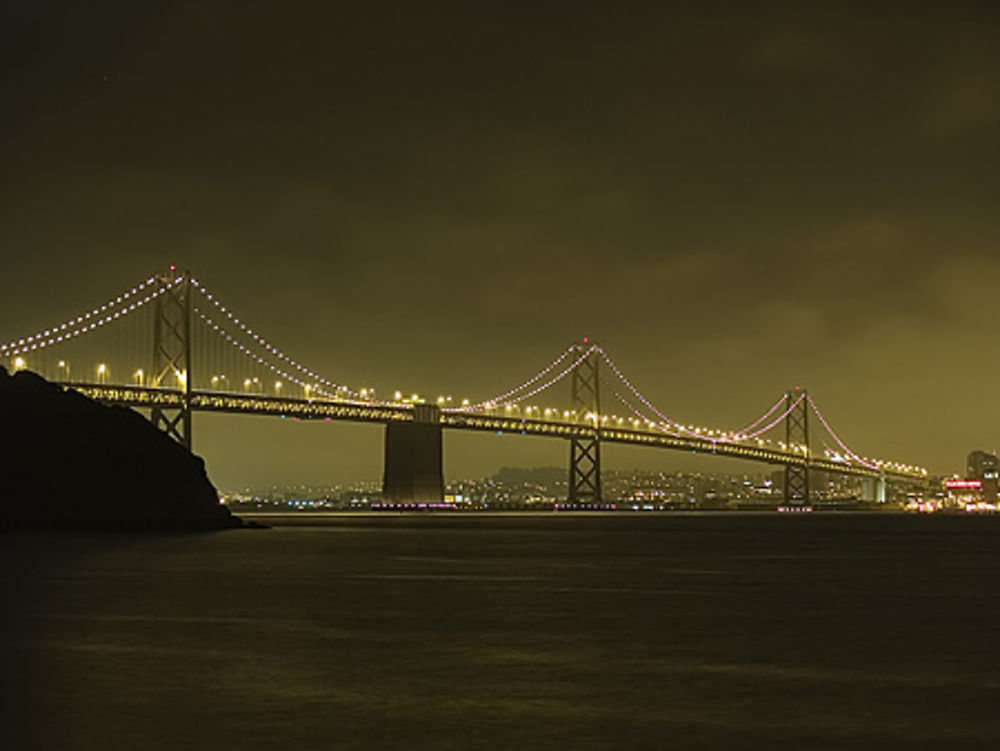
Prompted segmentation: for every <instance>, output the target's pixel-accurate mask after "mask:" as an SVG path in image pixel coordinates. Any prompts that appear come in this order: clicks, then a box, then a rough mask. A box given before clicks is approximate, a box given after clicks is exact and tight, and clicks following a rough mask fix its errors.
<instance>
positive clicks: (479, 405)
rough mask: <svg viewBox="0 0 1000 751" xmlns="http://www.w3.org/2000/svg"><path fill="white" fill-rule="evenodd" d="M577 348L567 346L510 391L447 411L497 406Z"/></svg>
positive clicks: (542, 375) (533, 381) (541, 376)
mask: <svg viewBox="0 0 1000 751" xmlns="http://www.w3.org/2000/svg"><path fill="white" fill-rule="evenodd" d="M575 348H576V345H572V346H570V347H567V348H566V351H565V352H563V353H562V354H561V355H559V357H557V358H556V359H555V360H553V361H552V362H550V363H549V364H548V365H546V366H545V367H544V368H543V369H542V370H539V371H538V372H537V373H535V375H533V376H532V377H531V378H529V379H528V380H527V381H525V382H524V383H522V384H520V385H518V386H515V387H514V388H512V389H511V390H510V391H505V392H504V393H502V394H499V395H497V396H494V397H493V398H491V399H484V400H483V401H481V402H476V403H475V404H467V405H465V406H464V407H448V408H446V410H445V411H447V412H456V411H466V412H467V411H477V410H480V409H489V408H490V406H489V405H492V406H496V405H497V404H501V403H504V402H506V401H507V399H508V398H509V397H511V396H513V395H514V394H516V393H517V392H519V391H522V390H524V389H526V388H528V387H529V386H531V385H532V384H533V383H535V382H537V381H538V380H539V379H540V378H543V377H545V375H546V374H547V373H549V372H550V371H551V370H552V369H553V368H555V367H556V366H557V365H559V363H561V362H562V361H563V360H565V359H566V358H567V357H568V356H569V354H570V353H571V352H572V351H573V350H574V349H575ZM535 393H537V392H535Z"/></svg>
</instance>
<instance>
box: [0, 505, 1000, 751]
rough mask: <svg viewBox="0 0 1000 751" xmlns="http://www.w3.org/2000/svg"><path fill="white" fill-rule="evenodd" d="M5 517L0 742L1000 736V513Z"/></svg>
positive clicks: (193, 744) (647, 741)
mask: <svg viewBox="0 0 1000 751" xmlns="http://www.w3.org/2000/svg"><path fill="white" fill-rule="evenodd" d="M274 521H276V526H275V527H274V528H273V529H271V530H267V531H233V532H224V533H215V534H202V535H164V536H156V535H146V536H125V535H53V536H24V537H11V536H8V537H0V544H2V549H3V553H2V559H0V561H2V564H3V567H2V570H0V595H2V597H3V603H4V607H3V611H2V613H0V637H2V639H3V641H2V647H0V658H2V660H3V663H4V664H3V670H4V672H3V676H4V678H3V682H4V688H3V699H2V705H0V714H2V716H0V721H2V722H3V738H4V739H5V740H4V742H3V744H2V745H3V747H4V748H13V749H20V748H25V749H35V748H37V749H66V750H67V751H72V750H75V749H102V750H108V749H137V748H142V749H182V748H193V749H199V748H218V747H223V748H239V749H275V748H282V747H285V748H288V749H313V748H316V749H328V748H329V749H334V748H335V749H397V748H398V749H507V748H510V749H514V748H518V749H522V748H524V749H555V748H565V749H615V748H628V749H662V748H666V747H671V748H773V747H777V746H783V747H789V748H881V749H886V748H889V749H891V748H914V747H919V748H942V749H945V748H948V749H950V748H959V747H962V748H966V747H969V748H975V747H982V748H997V747H1000V721H998V718H997V712H996V707H997V696H998V695H1000V693H998V691H1000V631H998V625H1000V600H998V598H997V582H998V580H1000V579H998V576H1000V550H998V546H997V536H998V533H1000V518H965V517H915V516H890V515H885V516H883V515H835V514H828V515H819V514H815V515H796V516H784V515H728V514H721V515H705V516H686V515H648V516H647V515H608V516H572V515H563V516H552V515H534V516H532V515H526V516H517V515H511V516H499V515H498V516H457V515H456V516H448V515H425V516H420V515H415V516H376V517H365V516H353V517H334V516H331V517H309V518H305V517H288V518H278V519H276V520H274Z"/></svg>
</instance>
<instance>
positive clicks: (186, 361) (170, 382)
mask: <svg viewBox="0 0 1000 751" xmlns="http://www.w3.org/2000/svg"><path fill="white" fill-rule="evenodd" d="M156 286H157V290H158V291H159V293H160V294H159V295H158V296H157V298H156V302H155V303H154V306H155V307H154V310H153V367H152V368H151V369H150V371H149V382H148V383H149V385H150V386H152V387H153V388H170V389H176V388H178V387H179V388H180V390H181V394H182V401H181V404H180V406H176V407H175V406H163V405H156V406H154V407H153V409H152V413H151V415H150V419H151V420H152V422H153V424H154V425H155V426H156V427H158V428H160V429H161V430H163V431H164V432H165V433H166V434H167V435H169V436H170V437H171V438H173V439H174V440H175V441H177V442H178V443H179V444H181V445H182V446H183V447H184V448H186V449H187V450H188V451H190V450H191V373H192V370H191V273H190V272H189V271H177V270H175V269H174V267H171V268H170V271H168V272H166V273H164V274H160V275H159V276H157V278H156Z"/></svg>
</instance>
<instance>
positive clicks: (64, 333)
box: [0, 276, 163, 357]
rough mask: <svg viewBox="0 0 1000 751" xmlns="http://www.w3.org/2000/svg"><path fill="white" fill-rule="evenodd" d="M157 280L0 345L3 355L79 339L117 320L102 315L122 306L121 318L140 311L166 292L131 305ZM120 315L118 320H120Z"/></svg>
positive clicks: (151, 278) (149, 281)
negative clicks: (75, 338) (53, 324)
mask: <svg viewBox="0 0 1000 751" xmlns="http://www.w3.org/2000/svg"><path fill="white" fill-rule="evenodd" d="M155 281H156V277H152V276H151V277H149V279H146V280H145V281H142V282H140V283H139V284H137V285H135V286H134V287H132V288H131V289H128V290H125V291H124V292H123V293H121V294H120V295H118V296H117V297H112V298H111V299H110V300H108V301H107V302H106V303H104V304H103V305H101V306H100V307H98V308H94V309H93V310H90V311H87V312H86V313H81V314H80V315H78V316H76V317H75V318H70V319H68V320H66V321H63V322H62V323H59V324H56V325H55V326H50V327H48V328H46V329H43V330H42V331H39V332H38V333H36V334H32V335H31V336H26V337H22V338H20V339H14V340H12V341H10V342H7V343H6V344H0V356H4V357H6V356H14V355H18V354H23V353H24V352H29V351H31V350H36V349H42V348H44V347H48V346H51V345H53V344H57V343H59V342H62V341H65V340H66V339H69V338H71V337H74V336H79V335H80V334H82V333H84V332H85V331H93V330H94V329H96V328H98V327H100V326H103V325H104V324H106V323H108V322H109V321H111V320H114V318H115V317H116V316H115V315H113V314H110V317H109V316H102V314H104V313H105V312H107V311H110V310H111V309H113V308H116V307H118V306H122V308H123V310H122V311H121V315H127V314H128V313H131V312H132V311H134V310H136V309H137V308H139V307H141V306H143V305H145V304H146V303H147V302H149V301H150V300H152V299H153V298H154V297H156V296H157V295H159V294H160V293H161V292H162V291H163V288H162V287H161V288H160V289H158V290H155V291H154V292H152V293H150V294H149V295H147V296H146V297H144V298H142V299H141V300H139V301H137V302H133V303H129V300H134V299H135V298H136V296H137V295H139V294H140V293H141V292H142V291H143V290H144V289H145V288H146V287H148V286H150V285H151V284H153V283H154V282H155ZM121 315H119V316H117V317H121ZM91 319H94V320H91ZM98 321H100V323H98ZM73 332H76V333H73Z"/></svg>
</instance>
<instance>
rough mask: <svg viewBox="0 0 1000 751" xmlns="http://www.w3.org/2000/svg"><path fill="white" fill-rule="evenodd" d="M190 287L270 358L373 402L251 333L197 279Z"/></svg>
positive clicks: (337, 388)
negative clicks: (261, 348)
mask: <svg viewBox="0 0 1000 751" xmlns="http://www.w3.org/2000/svg"><path fill="white" fill-rule="evenodd" d="M191 286H193V287H194V288H195V289H197V290H198V291H199V292H200V293H201V294H202V295H203V296H204V297H205V299H206V300H208V301H209V302H210V303H212V305H213V306H215V308H216V309H217V310H218V311H219V312H220V313H221V314H222V315H224V316H226V318H227V319H229V321H231V322H232V323H233V325H235V326H237V327H238V328H239V329H240V331H242V332H243V333H244V334H246V335H247V336H248V337H250V338H251V339H252V340H253V341H255V342H256V343H257V344H259V345H260V346H261V347H263V348H264V350H265V351H266V352H268V354H270V355H271V356H273V357H276V358H277V359H278V360H281V361H282V362H284V363H285V364H286V365H288V366H289V367H292V368H294V369H295V370H297V371H298V372H299V373H302V374H304V375H305V376H307V377H308V378H309V379H310V380H312V381H313V382H314V383H318V384H322V385H324V386H326V387H327V388H328V389H332V390H333V391H334V392H340V393H346V394H349V395H350V396H352V397H354V398H355V399H358V400H360V401H364V402H371V401H373V400H370V399H367V398H365V397H363V396H361V394H359V393H357V392H355V391H353V390H351V389H350V388H348V387H347V386H344V385H343V384H338V383H334V382H333V381H330V380H329V379H327V378H324V377H323V376H321V375H319V373H316V372H315V371H313V370H310V369H309V368H307V367H306V366H305V365H302V364H301V363H299V362H297V361H295V360H293V359H292V358H291V357H289V356H288V355H286V354H285V353H284V352H282V351H281V350H279V349H278V348H277V347H275V346H273V345H272V344H271V343H270V342H268V341H267V340H266V339H264V337H262V336H260V334H258V333H257V332H255V331H253V330H252V329H251V328H250V327H249V326H247V325H246V324H245V323H243V322H242V321H240V319H238V318H237V317H236V316H234V315H233V313H232V311H230V310H229V309H228V308H227V307H226V306H225V305H223V304H222V303H220V302H219V301H218V300H217V299H216V297H215V295H213V294H212V293H211V292H209V291H208V290H207V289H206V288H205V287H204V285H202V284H201V283H200V282H199V281H198V280H197V279H191ZM382 403H384V404H388V403H389V402H382Z"/></svg>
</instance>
